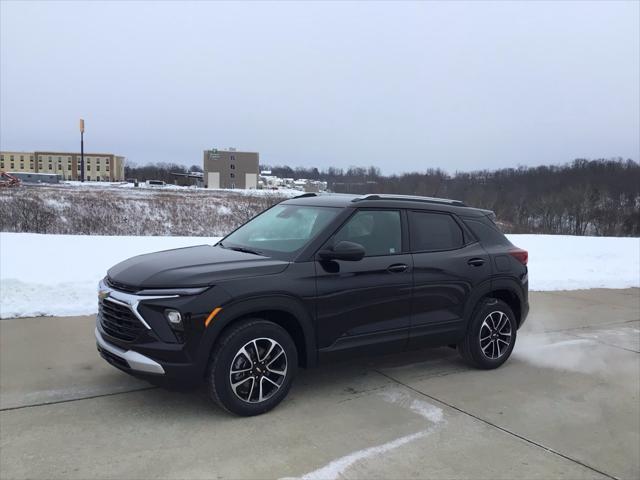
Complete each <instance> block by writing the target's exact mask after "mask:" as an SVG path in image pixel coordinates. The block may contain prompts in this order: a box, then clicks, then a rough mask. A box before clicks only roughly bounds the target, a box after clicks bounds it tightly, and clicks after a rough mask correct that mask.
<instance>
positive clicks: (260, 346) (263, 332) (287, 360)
mask: <svg viewBox="0 0 640 480" xmlns="http://www.w3.org/2000/svg"><path fill="white" fill-rule="evenodd" d="M254 342H255V343H254ZM272 345H273V347H272ZM256 346H257V353H258V356H257V358H256V355H255V354H256ZM243 348H244V351H242V352H241V350H242V349H243ZM270 348H271V349H270ZM280 349H282V351H281V352H280ZM267 350H269V351H267ZM260 357H262V358H260ZM283 361H284V363H283ZM297 366H298V352H297V350H296V346H295V344H294V342H293V340H292V339H291V336H290V335H289V334H288V333H287V331H286V330H285V329H284V328H282V327H280V326H279V325H276V324H275V323H273V322H269V321H267V320H262V319H259V318H251V319H247V320H243V321H241V322H239V323H238V324H236V325H232V326H231V327H229V328H228V329H227V330H226V331H224V332H223V333H222V335H221V336H220V338H219V339H218V341H217V342H216V344H215V346H214V349H213V352H212V354H211V358H210V360H209V367H208V370H207V378H206V384H207V390H208V393H209V396H210V397H211V399H212V400H213V401H214V402H215V403H216V404H218V405H219V406H220V407H222V408H223V409H225V410H227V411H228V412H231V413H235V414H236V415H241V416H252V415H259V414H261V413H265V412H267V411H269V410H271V409H272V408H273V407H275V406H276V405H278V404H279V403H280V402H281V401H282V399H284V397H286V395H287V393H288V391H289V388H290V387H291V383H292V382H293V378H294V377H295V374H296V370H297ZM232 367H233V368H234V371H236V372H237V373H232ZM245 369H249V371H244V370H245ZM276 372H279V373H276ZM282 372H284V375H282V374H281V373H282ZM232 380H233V382H234V383H235V385H236V387H235V389H234V387H233V386H232ZM260 385H261V386H262V390H260V389H259V386H260ZM276 386H277V387H278V388H276ZM260 395H262V396H263V397H264V399H263V400H260Z"/></svg>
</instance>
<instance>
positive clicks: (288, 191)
mask: <svg viewBox="0 0 640 480" xmlns="http://www.w3.org/2000/svg"><path fill="white" fill-rule="evenodd" d="M38 186H47V187H56V186H60V187H74V188H84V189H100V188H103V189H105V188H106V189H116V190H118V189H127V190H136V191H140V192H145V193H153V192H162V191H163V190H180V191H183V190H191V191H193V190H197V191H200V192H209V193H213V192H229V193H236V194H239V195H249V196H256V197H257V196H261V195H283V196H287V197H295V196H297V195H302V194H303V193H305V192H303V191H302V190H295V189H293V188H279V189H277V190H271V189H257V188H247V189H242V188H204V187H196V186H195V185H189V186H182V185H173V184H170V183H167V184H165V185H163V186H158V185H148V184H147V183H146V182H140V183H139V184H138V186H137V187H136V186H135V185H134V184H133V183H130V182H81V181H79V180H65V181H62V182H60V183H58V184H55V183H46V184H45V183H42V184H39V185H38Z"/></svg>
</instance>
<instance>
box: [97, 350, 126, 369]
mask: <svg viewBox="0 0 640 480" xmlns="http://www.w3.org/2000/svg"><path fill="white" fill-rule="evenodd" d="M98 352H100V355H102V358H104V359H105V360H106V361H107V362H109V363H110V364H112V365H115V366H116V367H120V368H130V367H129V364H128V363H127V362H126V360H125V359H124V358H120V357H118V356H117V355H114V354H113V353H111V352H110V351H108V350H105V349H104V348H101V347H98Z"/></svg>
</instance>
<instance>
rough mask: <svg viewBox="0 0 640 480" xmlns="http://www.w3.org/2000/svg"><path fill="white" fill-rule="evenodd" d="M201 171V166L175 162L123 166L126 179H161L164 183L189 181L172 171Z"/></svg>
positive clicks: (143, 180)
mask: <svg viewBox="0 0 640 480" xmlns="http://www.w3.org/2000/svg"><path fill="white" fill-rule="evenodd" d="M188 172H202V167H200V166H198V165H191V166H190V167H189V168H187V167H185V166H184V165H179V164H177V163H147V164H146V165H136V164H134V163H127V164H126V165H125V166H124V178H126V179H127V180H134V179H135V180H138V181H139V182H146V181H147V180H162V181H163V182H165V183H171V184H174V183H175V184H178V185H182V184H185V185H189V184H190V183H191V182H189V181H187V180H185V179H184V177H177V176H175V175H172V173H183V174H185V173H188Z"/></svg>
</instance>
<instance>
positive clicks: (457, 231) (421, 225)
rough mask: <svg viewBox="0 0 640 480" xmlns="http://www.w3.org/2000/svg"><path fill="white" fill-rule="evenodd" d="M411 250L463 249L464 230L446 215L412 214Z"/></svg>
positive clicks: (410, 216)
mask: <svg viewBox="0 0 640 480" xmlns="http://www.w3.org/2000/svg"><path fill="white" fill-rule="evenodd" d="M409 230H410V235H411V250H412V251H414V252H424V251H434V250H454V249H456V248H460V247H462V245H463V244H464V238H463V235H462V229H461V228H460V225H458V224H457V223H456V221H455V220H454V219H453V217H451V215H448V214H446V213H429V212H410V214H409Z"/></svg>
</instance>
